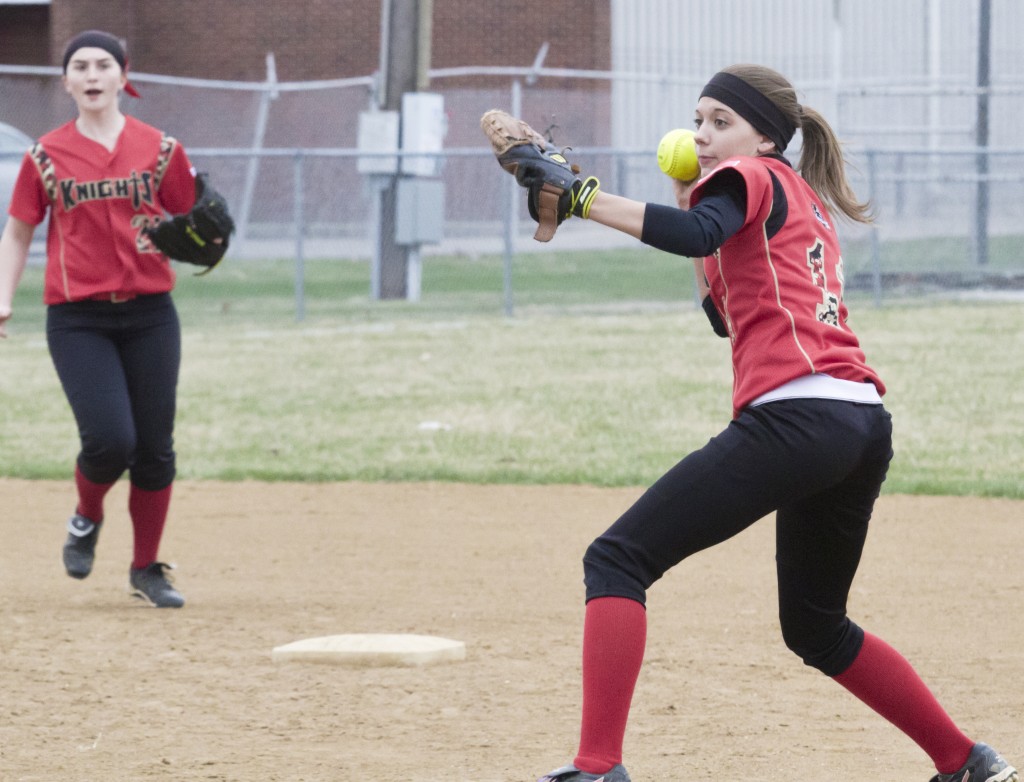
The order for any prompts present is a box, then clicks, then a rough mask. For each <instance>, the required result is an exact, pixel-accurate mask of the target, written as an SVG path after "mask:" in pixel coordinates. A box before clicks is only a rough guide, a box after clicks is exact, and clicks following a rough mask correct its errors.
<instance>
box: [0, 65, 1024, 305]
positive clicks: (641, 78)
mask: <svg viewBox="0 0 1024 782" xmlns="http://www.w3.org/2000/svg"><path fill="white" fill-rule="evenodd" d="M269 73H272V68H270V67H268V74H269ZM653 79H657V80H658V81H659V82H660V83H661V84H662V85H669V84H671V82H672V79H671V78H669V77H667V76H664V75H663V74H635V73H633V74H626V73H620V74H617V73H613V72H612V73H609V72H600V73H595V72H582V71H565V70H557V69H545V68H543V67H536V68H466V69H449V70H446V71H442V70H438V71H434V72H432V74H431V90H432V91H433V92H436V93H439V94H441V95H442V96H443V101H444V112H445V119H446V123H447V128H446V133H445V140H444V148H443V149H442V150H441V151H439V152H438V153H436V154H432V155H428V157H431V158H432V159H435V160H436V162H437V165H436V166H435V168H436V171H437V175H436V177H434V178H435V179H437V180H439V181H440V183H441V185H442V188H443V206H442V208H441V209H442V211H441V213H442V218H441V219H442V221H443V226H442V228H441V230H440V232H439V233H440V235H441V236H442V237H443V238H441V240H440V241H439V242H436V243H431V244H425V245H423V246H422V247H417V248H416V250H417V252H420V251H421V252H422V254H423V256H425V257H428V256H431V255H452V256H460V257H463V258H465V259H466V261H467V262H469V263H471V262H472V261H473V259H474V258H479V257H480V256H482V255H500V256H503V257H504V258H505V262H506V264H508V265H511V264H514V262H515V258H516V257H517V256H520V255H522V254H523V253H533V252H545V251H551V250H557V251H561V252H565V251H568V250H588V249H608V248H615V247H626V246H633V247H635V246H636V242H635V240H632V239H630V238H628V237H624V236H620V235H618V234H616V233H615V232H613V231H611V230H609V229H604V228H602V227H600V226H595V225H589V224H586V223H583V222H582V221H572V222H571V223H569V224H568V225H566V226H565V227H564V228H563V229H562V230H561V231H560V233H559V236H558V237H557V238H556V240H555V241H553V242H551V243H549V244H540V243H537V242H534V241H533V240H532V238H531V237H532V234H533V228H534V226H533V223H532V221H531V220H530V218H529V216H528V215H527V214H526V210H525V208H524V204H523V203H522V201H523V199H522V195H521V193H517V192H516V188H515V185H514V183H513V182H512V180H511V177H508V176H506V175H504V174H503V173H502V172H500V171H499V170H498V168H497V167H496V166H495V164H494V160H493V157H492V155H491V153H490V151H489V149H488V148H487V147H485V146H484V139H483V135H482V134H481V132H480V130H479V124H478V123H479V118H480V116H481V115H482V114H483V112H484V111H486V110H487V109H490V108H495V107H500V108H506V109H510V110H512V111H513V112H514V113H517V114H519V115H521V116H523V117H525V118H526V119H527V120H529V121H530V122H531V123H532V124H534V125H535V126H537V127H538V128H547V127H548V126H552V127H551V130H550V132H551V134H552V135H553V137H554V140H555V141H556V143H559V144H564V145H566V146H571V147H572V152H571V157H572V159H573V161H574V162H576V163H578V164H579V165H580V166H581V168H582V170H583V171H585V172H586V173H588V174H594V175H596V176H598V177H599V178H600V179H601V181H602V185H603V187H604V188H605V189H607V190H609V191H611V192H616V193H620V194H622V195H626V196H629V197H631V198H635V199H639V200H644V201H655V202H660V203H672V196H671V188H670V186H669V183H668V182H667V180H666V178H665V177H664V175H662V174H661V173H660V172H659V171H658V169H657V164H656V159H655V152H654V147H655V145H656V142H657V139H654V141H653V142H650V140H649V139H648V140H634V139H625V140H624V141H623V143H617V142H618V141H619V139H618V138H617V136H620V137H621V136H623V135H628V134H623V133H621V132H620V133H618V134H616V133H615V132H613V129H612V125H613V123H612V121H611V117H612V113H613V93H614V92H615V91H616V90H619V91H621V90H623V89H628V86H629V84H631V83H639V82H649V81H651V80H653ZM132 81H133V83H134V84H135V85H136V86H137V87H138V88H139V89H140V91H141V92H142V94H143V98H142V99H141V100H132V99H130V98H126V99H124V102H123V104H122V105H123V108H124V110H125V111H126V112H128V113H131V114H132V115H134V116H137V117H138V118H140V119H141V120H143V121H145V122H149V123H150V124H153V125H155V126H157V127H160V128H161V129H163V130H165V131H166V132H168V133H170V134H171V135H174V136H175V137H177V138H179V139H180V140H181V141H182V143H184V145H185V147H186V149H187V150H188V152H189V154H190V156H191V158H192V159H193V161H194V162H195V164H196V166H197V167H198V168H200V169H202V170H206V171H209V172H210V174H211V176H212V178H213V181H214V182H215V183H216V184H217V187H218V189H220V190H221V191H222V192H223V193H224V194H225V196H226V197H227V198H228V199H229V200H230V202H231V204H232V207H233V211H234V212H235V213H236V216H237V218H238V223H239V235H238V237H237V241H236V242H235V243H234V244H233V246H232V251H231V254H232V256H233V257H234V258H235V259H237V261H238V262H245V261H246V260H249V259H265V258H293V259H294V260H295V262H296V264H299V265H301V264H302V263H304V262H305V261H306V260H310V259H315V258H340V259H351V260H353V261H357V262H372V260H373V258H374V255H375V252H376V249H377V247H378V244H379V231H380V226H381V225H382V224H385V223H388V221H386V220H382V215H381V213H380V210H381V203H382V202H381V192H382V190H383V189H384V188H386V187H387V186H388V184H389V182H390V179H391V177H389V176H387V175H380V174H366V173H362V172H361V170H360V169H361V168H363V169H365V166H361V165H360V162H361V161H363V162H364V163H365V161H366V160H367V159H369V158H372V157H373V156H374V155H378V156H379V154H380V153H368V152H367V150H366V149H365V148H364V149H362V150H361V149H360V148H359V147H358V124H359V123H358V117H359V115H360V113H362V112H366V111H369V110H371V108H372V106H373V104H374V86H375V80H374V78H373V77H365V78H354V79H343V80H335V81H323V82H307V83H277V82H274V81H273V80H272V79H271V78H269V77H268V79H267V81H264V82H222V81H210V80H199V79H184V78H174V77H168V76H158V75H152V74H133V76H132ZM467 82H472V83H474V84H477V83H485V84H488V85H492V86H487V87H478V86H462V85H465V84H466V83H467ZM677 86H678V87H679V88H680V89H681V90H682V91H683V92H682V93H681V94H682V97H680V98H678V102H679V105H680V109H679V111H678V113H673V114H672V115H671V118H670V119H666V120H665V122H666V124H672V125H673V126H685V125H687V124H689V122H690V119H691V117H692V106H693V103H694V102H695V101H696V92H695V89H697V88H695V87H694V86H693V85H692V84H691V83H689V82H687V81H685V80H679V84H678V85H677ZM800 86H801V85H800V84H797V87H798V89H799V88H800ZM687 90H689V91H693V92H694V94H693V95H692V96H691V95H688V93H687V92H686V91H687ZM838 90H839V91H838V93H837V94H836V95H833V96H832V98H833V99H834V100H833V101H832V102H833V104H834V105H839V106H841V107H842V111H841V113H842V117H843V124H842V128H841V130H844V131H846V133H845V134H844V135H847V136H849V137H850V138H853V139H855V141H854V142H853V143H852V144H850V146H848V147H847V156H848V159H849V162H850V170H849V173H850V176H851V181H852V184H853V185H854V188H855V190H856V191H857V194H858V195H859V196H860V197H862V198H870V199H871V200H872V201H873V203H874V205H875V209H876V213H877V217H878V222H877V225H876V226H875V227H870V228H869V227H862V226H848V225H843V224H840V225H839V226H838V227H839V230H840V232H841V235H842V236H843V239H844V260H845V262H846V267H847V271H848V287H850V288H851V289H862V290H866V291H871V292H872V294H873V295H874V297H875V298H876V300H877V301H882V300H883V299H884V298H885V297H887V296H893V295H905V294H906V293H907V292H908V291H910V292H914V291H929V290H937V289H938V290H950V289H962V288H971V289H986V290H988V289H995V290H1004V291H1008V290H1020V289H1024V251H1022V247H1024V147H1022V146H1020V145H1019V142H1018V141H1017V139H1016V135H1015V132H1013V131H1014V130H1015V123H1014V122H1011V121H1010V119H1011V118H1015V117H1016V118H1019V117H1020V116H1024V82H1021V81H1019V80H1018V81H1017V82H1014V81H1013V80H1012V79H1011V80H1008V81H1003V82H999V83H994V84H993V85H992V86H991V87H990V88H988V89H987V90H985V91H984V92H985V94H986V97H987V100H988V101H989V105H990V107H991V115H992V117H993V118H995V119H994V122H993V127H994V128H996V129H997V130H998V132H993V137H992V138H993V143H992V145H991V146H987V147H976V146H973V145H972V143H971V138H970V137H971V133H970V132H969V131H970V128H969V127H968V126H971V125H972V124H973V121H972V116H973V115H972V107H974V106H975V105H976V101H977V98H978V95H979V94H980V93H979V91H978V90H976V89H972V88H969V87H967V86H964V85H963V84H956V85H951V86H949V87H947V88H945V89H939V90H936V88H935V87H934V86H928V85H906V84H899V83H897V82H896V81H895V80H893V81H890V82H888V83H884V84H883V83H878V84H874V85H871V86H868V85H863V84H859V85H855V86H847V87H843V86H840V87H839V88H838ZM936 98H938V99H940V101H942V103H941V106H942V107H945V106H949V107H955V109H956V111H957V112H958V113H957V116H958V117H959V118H960V122H959V124H958V126H957V127H956V128H955V129H952V128H949V127H946V128H942V127H930V126H927V125H921V124H920V123H919V122H918V120H919V119H920V118H922V117H924V118H927V117H934V100H935V99H936ZM893 100H896V101H899V102H900V103H901V105H902V106H903V107H904V108H906V106H907V105H909V104H911V103H913V102H916V103H917V104H919V105H918V111H917V112H916V113H915V112H910V113H909V114H908V115H907V118H906V122H907V123H910V122H911V119H913V118H912V117H911V116H910V115H911V114H912V115H914V117H917V119H914V120H913V121H914V122H915V123H917V124H915V125H911V124H907V125H906V127H905V128H904V132H892V133H886V134H883V133H880V132H877V130H875V131H872V130H871V128H870V125H871V123H872V122H875V121H877V117H878V116H879V114H880V113H885V109H884V108H881V109H880V108H879V107H880V106H884V105H889V104H890V103H891V101H893ZM826 103H827V101H826ZM811 105H814V104H813V103H811ZM821 108H822V109H825V108H827V106H822V107H821ZM944 112H945V108H943V110H942V112H940V117H944V116H946V114H945V113H944ZM73 116H74V106H73V104H72V103H71V101H70V100H69V98H68V97H67V95H66V93H65V92H64V90H63V88H62V86H61V83H60V79H59V71H58V69H55V68H40V67H18V66H0V122H4V123H8V124H10V125H13V126H15V127H17V128H19V129H20V130H22V131H23V132H24V133H26V134H27V135H28V136H30V137H37V136H39V135H41V134H43V133H44V132H46V131H48V130H49V129H51V128H53V127H55V126H57V125H59V124H60V123H62V122H65V121H67V120H69V119H71V118H72V117H73ZM1000 118H1001V119H1000ZM890 119H891V117H890ZM859 121H863V123H864V127H865V128H866V130H865V131H863V132H858V131H857V126H858V122H859ZM961 126H962V127H961ZM667 129H669V128H664V130H667ZM954 131H955V132H954ZM936 133H938V134H939V136H938V137H939V138H941V139H943V140H944V143H941V144H938V145H936V144H934V143H931V142H930V141H929V140H932V141H933V140H934V139H935V138H936ZM22 152H23V151H13V152H10V151H9V152H0V165H2V164H4V163H5V162H8V163H9V162H10V161H16V160H18V159H19V158H20V156H21V154H22ZM417 154H419V156H421V157H422V153H417ZM409 155H410V153H403V152H401V151H399V152H398V153H397V157H398V158H403V157H407V156H409ZM798 155H799V149H798V148H797V149H796V150H792V154H791V159H792V160H794V161H795V160H796V159H797V157H798ZM3 170H4V169H3V168H0V172H2V171H3ZM3 186H4V183H3V182H0V188H2V187H3ZM0 195H3V193H2V191H0ZM388 224H390V223H388ZM40 249H41V245H39V243H37V247H36V250H35V251H34V254H33V262H36V263H38V262H39V261H40V258H39V255H38V252H39V250H40ZM425 274H429V269H428V270H427V271H426V272H425ZM510 279H511V277H510V275H506V284H509V282H508V281H509V280H510Z"/></svg>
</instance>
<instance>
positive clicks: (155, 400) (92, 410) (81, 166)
mask: <svg viewBox="0 0 1024 782" xmlns="http://www.w3.org/2000/svg"><path fill="white" fill-rule="evenodd" d="M63 65H64V87H65V89H66V90H67V92H68V93H69V94H70V95H71V97H72V98H73V99H74V101H75V104H76V106H77V109H78V116H77V118H76V119H75V120H72V121H71V122H68V123H67V124H65V125H63V126H61V127H59V128H57V129H56V130H53V131H51V132H50V133H47V134H46V135H44V136H43V137H42V138H41V139H40V140H39V142H38V143H37V144H35V145H34V146H33V147H32V149H31V150H29V152H28V153H27V154H26V156H25V159H24V161H23V163H22V167H21V171H20V173H19V176H18V180H17V183H16V185H15V190H14V194H13V198H12V200H11V205H10V207H9V209H8V212H9V215H10V216H9V218H8V220H7V223H6V226H5V228H4V232H3V235H2V237H0V336H6V332H5V328H4V327H5V324H6V322H7V321H8V320H9V319H10V317H11V301H12V298H13V296H14V290H15V288H16V287H17V285H18V282H19V281H20V279H21V275H22V272H23V271H24V268H25V263H26V259H27V256H28V249H29V244H30V242H31V239H32V235H33V233H34V230H35V226H37V225H39V223H41V222H42V221H43V219H44V218H45V216H46V214H47V212H49V214H50V223H49V234H48V236H47V245H46V249H47V263H46V273H45V290H44V294H43V297H44V302H45V303H46V305H47V319H46V336H47V344H48V346H49V349H50V354H51V357H52V359H53V363H54V366H55V368H56V370H57V374H58V376H59V378H60V382H61V385H62V387H63V389H64V393H65V395H66V396H67V399H68V402H69V403H70V406H71V409H72V412H73V414H74V417H75V421H76V423H77V425H78V432H79V436H80V440H81V450H80V451H79V454H78V458H77V461H76V465H75V471H74V477H75V486H76V489H77V497H78V500H77V504H76V506H75V509H74V513H73V514H72V515H71V518H70V520H69V521H68V532H67V539H66V542H65V544H64V549H63V558H64V566H65V569H66V571H67V573H68V575H69V576H72V577H73V578H79V579H81V578H85V577H86V576H88V575H89V573H90V572H91V571H92V567H93V560H94V557H95V548H96V542H97V539H98V537H99V533H100V530H101V529H102V528H103V523H104V518H105V511H104V497H105V495H106V494H107V492H108V491H109V490H110V488H111V487H112V486H113V485H114V483H115V482H116V481H117V480H118V478H119V477H120V476H121V475H122V474H123V473H124V472H125V471H127V472H128V474H129V477H130V481H131V485H130V488H129V494H128V511H129V514H130V516H131V521H132V527H133V531H134V550H133V557H132V563H131V567H130V570H129V581H130V584H131V586H132V588H133V589H134V591H135V594H136V595H138V596H139V597H142V598H144V599H145V600H146V601H147V602H149V603H151V604H153V605H155V606H157V607H161V608H178V607H180V606H182V605H183V604H184V598H183V597H182V596H181V594H180V593H179V592H178V591H177V590H176V589H175V588H174V587H173V586H172V585H171V583H170V580H169V579H168V577H167V570H168V566H167V565H165V564H164V563H162V562H159V561H158V559H157V555H158V550H159V546H160V541H161V538H162V535H163V530H164V524H165V522H166V519H167V513H168V508H169V505H170V501H171V487H172V483H173V480H174V475H175V453H174V448H173V439H172V434H173V429H174V418H175V405H176V387H177V382H178V368H179V364H180V357H181V334H180V326H179V322H178V315H177V312H176V310H175V307H174V303H173V301H172V300H171V295H170V291H171V289H172V288H173V287H174V280H175V275H174V271H173V270H172V269H171V265H170V263H169V261H168V258H167V257H166V256H165V255H164V254H162V253H161V252H160V251H159V250H158V249H157V247H155V246H154V244H153V242H152V241H151V237H150V234H149V233H148V231H150V230H152V228H153V226H155V225H157V224H158V223H160V222H161V219H162V218H163V217H164V213H165V212H170V213H172V214H181V213H187V212H189V210H190V209H191V208H192V207H193V205H194V202H195V201H196V194H197V186H196V176H195V171H194V169H193V168H192V164H191V163H190V162H189V159H188V157H187V155H186V154H185V151H184V149H183V148H182V147H181V145H180V144H179V143H178V142H177V141H176V140H175V139H173V138H171V137H169V136H167V135H166V134H163V133H161V132H160V131H159V130H157V129H156V128H153V127H150V126H149V125H146V124H144V123H142V122H139V121H138V120H136V119H134V118H132V117H127V116H125V115H124V114H122V113H121V110H120V106H119V103H118V100H119V96H120V93H121V92H122V91H124V92H127V93H129V94H130V95H133V96H136V97H137V96H138V93H137V92H136V91H135V90H134V88H133V87H132V85H131V84H130V83H129V81H128V77H127V59H126V56H125V51H124V48H123V47H122V45H121V43H120V41H118V39H117V38H115V37H114V36H112V35H110V34H108V33H105V32H101V31H96V30H90V31H86V32H84V33H81V34H79V35H78V36H76V37H75V38H74V39H73V40H72V41H71V42H70V43H69V44H68V46H67V48H66V50H65V52H64V62H63ZM175 219H176V220H177V219H180V218H175ZM164 222H165V223H166V226H165V228H166V229H167V230H172V228H173V226H172V222H173V221H170V220H167V221H164ZM225 238H226V237H225ZM225 246H226V245H225Z"/></svg>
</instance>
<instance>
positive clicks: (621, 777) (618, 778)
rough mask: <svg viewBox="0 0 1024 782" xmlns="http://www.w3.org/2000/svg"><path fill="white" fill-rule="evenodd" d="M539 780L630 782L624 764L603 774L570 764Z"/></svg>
mask: <svg viewBox="0 0 1024 782" xmlns="http://www.w3.org/2000/svg"><path fill="white" fill-rule="evenodd" d="M537 782H630V779H629V774H627V773H626V769H625V768H623V767H622V765H618V766H612V767H611V768H610V769H609V770H608V771H605V772H604V773H603V774H591V773H588V772H586V771H580V770H579V769H578V768H576V766H571V765H570V766H562V768H556V769H555V770H554V771H550V772H548V773H547V774H545V775H544V776H542V777H541V778H540V779H538V780H537Z"/></svg>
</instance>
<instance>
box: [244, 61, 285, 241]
mask: <svg viewBox="0 0 1024 782" xmlns="http://www.w3.org/2000/svg"><path fill="white" fill-rule="evenodd" d="M276 84H277V66H276V64H275V61H274V53H273V52H268V54H267V81H266V84H265V85H264V88H263V91H262V92H261V93H260V105H259V108H258V109H257V111H256V127H255V129H254V131H253V139H252V149H253V151H254V152H258V151H259V150H261V149H263V139H264V138H265V137H266V135H267V119H268V118H269V116H270V101H272V100H275V99H276V98H277V95H278V92H277V89H276V88H275V86H274V85H276ZM259 171H260V159H259V156H258V155H251V156H250V157H249V163H248V165H247V166H246V168H245V187H244V189H243V190H242V204H241V207H240V208H239V210H238V218H239V219H238V243H239V244H243V245H244V243H245V240H246V236H247V234H248V233H249V215H250V213H251V212H252V199H253V192H254V191H255V190H256V178H257V177H258V176H259Z"/></svg>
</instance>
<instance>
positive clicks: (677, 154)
mask: <svg viewBox="0 0 1024 782" xmlns="http://www.w3.org/2000/svg"><path fill="white" fill-rule="evenodd" d="M658 168H660V169H661V170H662V171H664V172H665V173H666V174H668V175H669V176H670V177H672V178H673V179H679V180H681V181H683V182H690V181H691V180H694V179H696V178H697V177H699V176H700V163H699V162H698V161H697V145H696V144H695V143H694V141H693V131H692V130H686V129H685V128H679V129H677V130H670V131H669V132H668V133H666V134H665V135H664V136H663V137H662V139H661V141H660V142H659V143H658Z"/></svg>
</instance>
